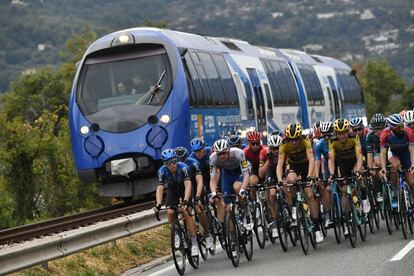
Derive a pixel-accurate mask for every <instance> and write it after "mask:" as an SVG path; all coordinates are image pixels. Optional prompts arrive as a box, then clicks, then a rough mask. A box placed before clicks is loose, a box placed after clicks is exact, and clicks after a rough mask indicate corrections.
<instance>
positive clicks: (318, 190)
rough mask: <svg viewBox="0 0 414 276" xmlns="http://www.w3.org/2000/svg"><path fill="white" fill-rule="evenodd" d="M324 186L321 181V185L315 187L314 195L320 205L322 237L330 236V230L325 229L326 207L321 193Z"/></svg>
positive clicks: (319, 215)
mask: <svg viewBox="0 0 414 276" xmlns="http://www.w3.org/2000/svg"><path fill="white" fill-rule="evenodd" d="M322 185H323V181H319V183H316V185H313V194H314V196H315V201H316V202H317V204H318V224H319V228H320V229H321V232H322V235H323V236H324V237H326V236H327V235H328V229H327V228H326V227H325V213H324V206H323V203H322V192H321V190H322V189H323V188H322ZM324 188H325V187H324Z"/></svg>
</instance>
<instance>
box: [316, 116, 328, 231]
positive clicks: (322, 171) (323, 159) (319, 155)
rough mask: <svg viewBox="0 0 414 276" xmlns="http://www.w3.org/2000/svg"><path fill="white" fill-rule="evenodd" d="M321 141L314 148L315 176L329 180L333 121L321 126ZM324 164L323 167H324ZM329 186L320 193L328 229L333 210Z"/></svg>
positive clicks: (321, 188) (321, 187)
mask: <svg viewBox="0 0 414 276" xmlns="http://www.w3.org/2000/svg"><path fill="white" fill-rule="evenodd" d="M320 131H321V139H320V140H319V141H318V142H317V143H316V145H315V146H314V150H315V173H314V175H315V176H316V177H317V178H319V179H320V178H322V179H325V180H327V179H328V178H329V166H328V163H329V141H330V139H331V138H332V134H333V123H332V122H331V121H326V122H323V123H321V125H320ZM322 164H323V166H322ZM329 188H330V187H329V186H327V187H326V188H325V187H324V186H320V192H321V195H322V204H323V207H324V208H323V209H324V213H325V216H324V217H325V226H326V227H328V226H329V224H330V221H329V215H326V214H329V211H330V209H331V198H330V194H329Z"/></svg>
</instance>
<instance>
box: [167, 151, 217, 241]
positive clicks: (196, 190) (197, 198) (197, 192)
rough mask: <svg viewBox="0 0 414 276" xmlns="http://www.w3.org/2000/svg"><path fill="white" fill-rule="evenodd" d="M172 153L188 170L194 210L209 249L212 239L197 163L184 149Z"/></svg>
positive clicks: (201, 179)
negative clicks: (191, 184)
mask: <svg viewBox="0 0 414 276" xmlns="http://www.w3.org/2000/svg"><path fill="white" fill-rule="evenodd" d="M174 151H175V153H176V155H177V158H178V161H180V162H183V163H184V164H186V165H187V166H188V168H189V174H190V180H191V182H192V183H193V186H192V191H193V193H192V195H193V197H194V209H195V211H196V213H197V215H198V217H199V218H200V222H201V225H202V226H203V229H204V234H205V241H206V247H207V248H211V245H212V238H211V237H210V235H209V231H208V230H209V224H208V219H207V215H206V213H205V211H204V207H203V204H205V203H206V202H204V201H203V200H202V199H203V197H202V194H203V193H204V186H203V176H202V174H201V171H200V168H199V164H198V161H197V160H195V159H194V158H191V157H188V150H187V149H186V148H185V147H177V148H175V149H174ZM194 184H196V185H194Z"/></svg>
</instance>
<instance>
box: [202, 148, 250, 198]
mask: <svg viewBox="0 0 414 276" xmlns="http://www.w3.org/2000/svg"><path fill="white" fill-rule="evenodd" d="M210 167H211V172H210V174H211V176H215V175H216V171H217V169H221V173H222V179H221V181H222V183H221V190H222V193H223V194H224V195H227V194H234V193H235V191H234V189H233V184H234V182H236V181H239V182H242V181H243V174H244V173H248V168H247V161H246V158H245V156H244V152H243V151H242V150H241V149H238V148H231V149H230V151H229V159H228V160H227V161H222V160H221V159H220V157H219V156H218V154H217V153H215V152H214V153H213V154H212V155H211V156H210ZM230 202H231V199H229V198H225V199H224V203H226V204H229V203H230Z"/></svg>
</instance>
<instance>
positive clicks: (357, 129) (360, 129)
mask: <svg viewBox="0 0 414 276" xmlns="http://www.w3.org/2000/svg"><path fill="white" fill-rule="evenodd" d="M352 130H353V131H363V130H364V128H362V127H358V128H353V129H352Z"/></svg>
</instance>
